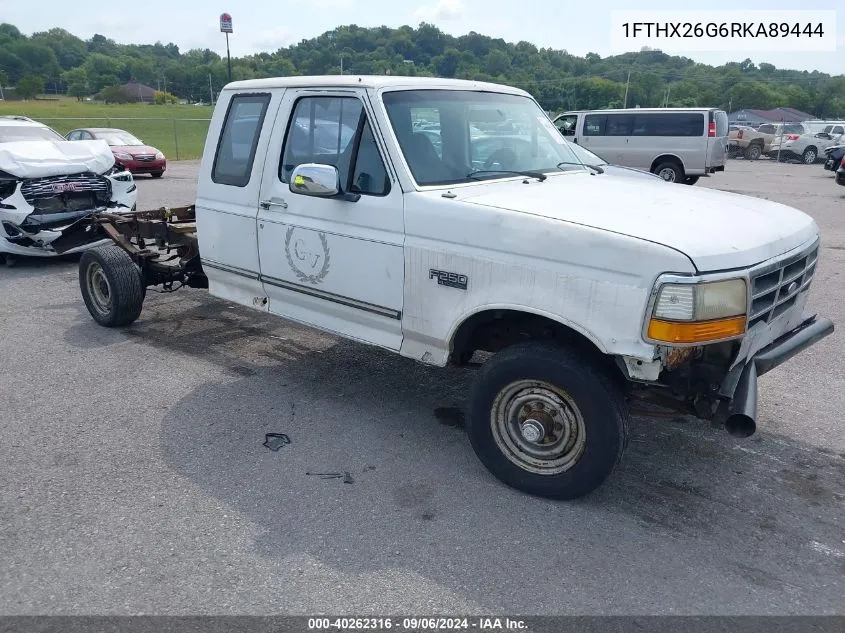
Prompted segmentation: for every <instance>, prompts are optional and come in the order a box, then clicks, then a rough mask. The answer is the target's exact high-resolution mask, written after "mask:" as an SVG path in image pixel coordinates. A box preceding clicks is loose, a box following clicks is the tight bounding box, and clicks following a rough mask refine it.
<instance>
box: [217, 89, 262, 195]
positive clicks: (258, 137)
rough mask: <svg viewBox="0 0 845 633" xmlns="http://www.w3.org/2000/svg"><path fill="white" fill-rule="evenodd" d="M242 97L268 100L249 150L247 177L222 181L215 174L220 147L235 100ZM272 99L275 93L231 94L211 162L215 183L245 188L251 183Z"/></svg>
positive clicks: (259, 118)
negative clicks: (236, 181)
mask: <svg viewBox="0 0 845 633" xmlns="http://www.w3.org/2000/svg"><path fill="white" fill-rule="evenodd" d="M240 97H247V98H248V97H253V98H255V97H266V102H265V103H264V106H263V107H262V109H261V115H260V116H259V117H258V127H257V129H258V134H256V135H255V138H254V139H253V142H252V148H251V149H250V152H249V161H248V162H249V169H248V170H247V179H246V182H244V183H243V184H237V183H233V182H225V181H221V180H218V179H217V177H216V175H215V172H216V171H217V162H218V161H219V160H220V148H221V147H222V145H223V137H224V136H225V135H226V125H227V124H228V123H229V116H230V115H231V114H232V107H233V106H234V104H235V101H236V100H237V99H238V98H240ZM272 100H273V94H272V93H270V92H238V93H236V94H233V95H232V96H231V98H230V99H229V103H228V104H227V106H226V115H225V116H224V117H223V125H222V126H221V127H220V134H219V135H218V137H217V147H216V148H215V150H214V161H213V162H212V163H211V181H212V182H213V183H215V184H217V185H224V186H227V187H238V188H240V189H245V188H246V187H248V186H249V183H250V182H251V181H252V172H253V170H254V169H255V154H256V152H257V151H258V142H259V141H260V140H261V132H262V131H263V130H264V121H265V120H266V117H267V112H268V110H269V109H270V102H271V101H272Z"/></svg>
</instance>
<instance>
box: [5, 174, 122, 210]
mask: <svg viewBox="0 0 845 633" xmlns="http://www.w3.org/2000/svg"><path fill="white" fill-rule="evenodd" d="M111 193H112V191H111V181H110V180H109V179H108V178H104V177H103V176H98V175H96V174H91V173H85V174H73V175H70V176H51V177H47V178H33V179H31V180H27V181H25V182H24V183H23V184H22V185H21V194H23V197H24V199H25V200H26V201H27V202H28V203H29V204H31V205H32V206H33V207H35V208H36V209H37V210H38V212H40V213H63V212H67V211H79V210H82V209H91V208H95V207H102V206H106V205H107V204H108V203H109V201H110V200H111Z"/></svg>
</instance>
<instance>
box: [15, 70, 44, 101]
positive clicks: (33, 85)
mask: <svg viewBox="0 0 845 633" xmlns="http://www.w3.org/2000/svg"><path fill="white" fill-rule="evenodd" d="M16 92H17V93H18V95H20V96H21V97H23V98H24V99H27V100H29V99H34V98H35V97H37V96H38V95H40V94H44V77H41V76H39V75H27V76H26V77H23V78H21V80H20V81H19V82H18V85H17V86H16Z"/></svg>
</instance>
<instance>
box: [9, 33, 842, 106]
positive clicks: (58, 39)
mask: <svg viewBox="0 0 845 633" xmlns="http://www.w3.org/2000/svg"><path fill="white" fill-rule="evenodd" d="M341 58H342V60H343V69H344V72H347V73H357V74H370V73H372V74H384V73H385V72H387V71H390V72H391V73H392V74H404V75H407V74H411V75H439V76H443V77H458V78H469V79H479V80H487V81H494V82H499V83H508V84H511V85H515V86H519V87H520V88H524V89H526V90H528V91H529V92H531V93H532V94H533V95H535V97H537V99H538V100H539V101H540V102H541V104H542V105H543V106H544V107H545V108H546V109H549V110H561V109H570V108H601V107H607V106H612V107H613V106H616V107H619V106H622V104H623V101H624V99H625V82H626V79H627V77H628V73H629V72H630V84H629V87H628V95H627V104H628V105H629V106H630V105H640V106H643V107H648V106H659V105H662V104H664V103H666V102H667V93H668V105H670V106H694V105H698V106H718V107H722V108H726V109H727V108H730V109H733V110H736V109H738V108H743V107H754V108H772V107H776V106H780V105H784V106H790V107H793V108H797V109H799V110H803V111H806V112H812V113H814V114H815V115H816V116H819V117H845V75H838V76H835V77H831V76H830V75H828V74H826V73H820V72H808V71H797V70H783V69H778V68H775V67H774V66H773V65H771V64H760V65H759V66H756V65H754V64H753V63H751V62H750V60H745V61H743V62H732V63H729V64H726V65H724V66H718V67H713V66H709V65H706V64H699V63H696V62H694V61H693V60H691V59H688V58H686V57H678V56H671V55H667V54H664V53H662V52H660V51H643V52H639V53H628V54H625V55H617V56H613V57H606V58H602V57H600V56H598V55H596V54H594V53H589V54H587V55H586V56H585V57H577V56H575V55H570V54H569V53H567V52H566V51H565V50H554V49H549V48H537V47H536V46H534V45H533V44H531V43H529V42H524V41H523V42H518V43H515V44H514V43H509V42H505V41H504V40H502V39H494V38H490V37H487V36H485V35H481V34H478V33H474V32H473V33H469V34H467V35H463V36H461V37H453V36H451V35H447V34H445V33H443V32H442V31H440V30H439V29H438V28H436V27H434V26H432V25H430V24H425V23H423V24H421V25H420V26H419V27H418V28H412V27H410V26H403V27H401V28H398V29H392V28H388V27H378V28H361V27H357V26H355V25H350V26H340V27H338V28H336V29H334V30H333V31H330V32H327V33H323V34H322V35H320V36H319V37H315V38H312V39H308V40H302V41H301V42H299V43H298V44H295V45H292V46H289V47H286V48H281V49H279V50H277V51H275V52H272V53H261V54H260V55H252V56H247V57H241V58H236V59H233V60H232V65H233V77H234V78H235V79H247V78H253V77H268V76H280V75H295V74H300V75H303V74H336V73H339V72H340V70H341ZM130 79H136V80H137V81H140V82H142V83H145V84H147V85H150V86H153V87H154V88H160V89H165V88H166V89H167V90H168V91H169V92H172V93H174V94H176V95H177V96H180V97H182V98H186V99H191V100H200V99H205V100H208V96H209V79H210V82H211V85H212V87H213V89H214V90H219V88H220V87H221V86H222V85H223V84H224V83H226V79H227V71H226V60H225V59H221V58H220V56H219V55H217V54H216V53H214V52H213V51H210V50H189V51H187V52H185V53H182V52H181V51H180V50H179V48H178V46H176V45H175V44H161V43H156V44H118V43H116V42H115V41H113V40H111V39H108V38H106V37H104V36H102V35H95V36H94V37H92V38H91V39H90V40H86V41H83V40H82V39H80V38H78V37H76V36H74V35H72V34H70V33H68V32H67V31H65V30H63V29H58V28H55V29H51V30H50V31H47V32H42V33H34V34H33V35H32V36H31V37H27V36H25V35H23V34H21V33H20V31H19V30H18V29H17V28H16V27H15V26H13V25H11V24H0V84H2V85H18V86H20V85H24V86H29V87H30V88H32V87H33V86H37V87H41V86H42V85H43V87H44V89H45V91H46V92H48V93H68V94H71V95H74V96H80V97H81V96H85V95H90V94H94V93H97V92H98V91H100V90H101V89H102V88H104V87H107V86H110V85H114V84H117V83H123V82H125V81H128V80H130Z"/></svg>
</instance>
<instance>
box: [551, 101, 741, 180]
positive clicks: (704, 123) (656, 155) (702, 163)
mask: <svg viewBox="0 0 845 633" xmlns="http://www.w3.org/2000/svg"><path fill="white" fill-rule="evenodd" d="M554 122H555V125H556V126H557V128H558V129H559V130H560V131H561V133H562V134H563V135H564V136H566V137H567V138H568V140H571V141H574V142H575V143H579V144H581V145H583V146H584V147H586V148H588V149H589V150H590V151H592V152H595V153H596V154H598V155H599V156H601V157H602V158H603V159H605V160H606V161H608V162H610V163H615V164H617V165H625V166H626V167H636V168H638V169H645V170H648V171H650V172H652V173H653V174H657V175H658V176H660V177H661V178H663V179H664V180H668V181H669V182H679V183H681V182H682V183H685V184H688V185H693V184H695V183H696V182H697V181H698V179H699V177H701V176H709V175H710V174H712V173H715V172H717V171H725V162H726V158H727V154H726V152H727V145H728V115H727V114H726V113H725V111H724V110H719V109H717V108H629V109H624V110H623V109H618V110H578V111H572V112H564V113H563V114H560V115H558V116H557V117H555V119H554Z"/></svg>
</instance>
